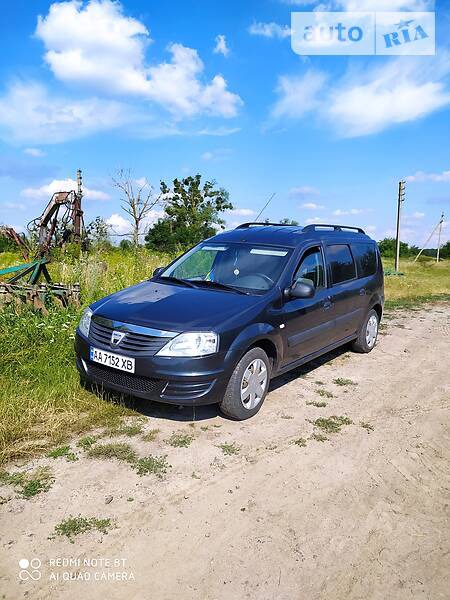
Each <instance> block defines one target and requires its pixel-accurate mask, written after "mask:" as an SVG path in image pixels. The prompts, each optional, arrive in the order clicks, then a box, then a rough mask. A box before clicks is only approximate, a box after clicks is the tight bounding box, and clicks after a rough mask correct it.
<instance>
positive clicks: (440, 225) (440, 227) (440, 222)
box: [436, 213, 444, 262]
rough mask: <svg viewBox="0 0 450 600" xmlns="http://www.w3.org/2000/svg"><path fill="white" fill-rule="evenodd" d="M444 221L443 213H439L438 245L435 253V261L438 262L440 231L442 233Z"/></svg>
mask: <svg viewBox="0 0 450 600" xmlns="http://www.w3.org/2000/svg"><path fill="white" fill-rule="evenodd" d="M443 223H444V213H442V214H441V220H440V221H439V233H438V246H437V254H436V262H439V254H440V250H441V233H442V224H443Z"/></svg>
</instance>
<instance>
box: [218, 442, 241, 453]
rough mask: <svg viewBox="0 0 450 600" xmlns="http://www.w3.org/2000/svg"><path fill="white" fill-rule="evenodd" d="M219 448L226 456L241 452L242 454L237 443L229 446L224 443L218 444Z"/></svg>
mask: <svg viewBox="0 0 450 600" xmlns="http://www.w3.org/2000/svg"><path fill="white" fill-rule="evenodd" d="M217 447H218V448H220V449H221V450H222V452H223V453H224V454H225V455H226V456H231V455H233V454H239V452H240V448H239V446H237V445H236V443H235V442H232V443H231V444H229V443H227V442H223V444H218V446H217Z"/></svg>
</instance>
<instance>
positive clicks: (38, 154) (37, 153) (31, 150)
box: [23, 148, 45, 158]
mask: <svg viewBox="0 0 450 600" xmlns="http://www.w3.org/2000/svg"><path fill="white" fill-rule="evenodd" d="M23 153H24V154H28V156H33V157H35V158H39V157H41V156H45V152H43V151H42V150H39V148H25V150H24V151H23Z"/></svg>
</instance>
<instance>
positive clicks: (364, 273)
mask: <svg viewBox="0 0 450 600" xmlns="http://www.w3.org/2000/svg"><path fill="white" fill-rule="evenodd" d="M352 252H353V256H354V257H355V260H356V264H357V267H358V277H360V278H361V277H369V275H374V273H376V270H377V253H376V250H375V244H352Z"/></svg>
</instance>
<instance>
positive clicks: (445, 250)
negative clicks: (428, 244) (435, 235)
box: [439, 241, 450, 258]
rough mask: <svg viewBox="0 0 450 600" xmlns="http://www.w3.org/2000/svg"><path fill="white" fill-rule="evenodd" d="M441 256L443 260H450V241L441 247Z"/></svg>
mask: <svg viewBox="0 0 450 600" xmlns="http://www.w3.org/2000/svg"><path fill="white" fill-rule="evenodd" d="M439 255H440V257H441V258H450V241H448V242H447V243H446V244H444V245H443V246H441V250H440V252H439Z"/></svg>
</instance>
